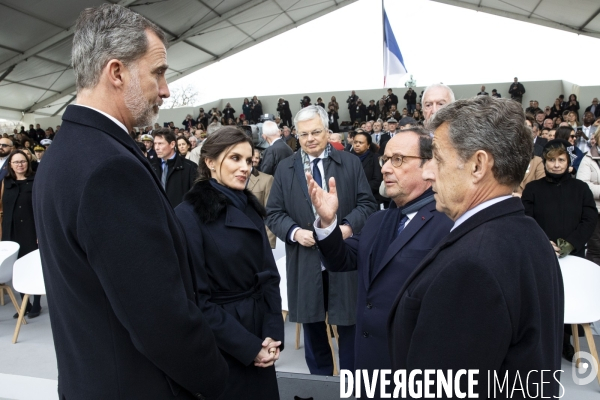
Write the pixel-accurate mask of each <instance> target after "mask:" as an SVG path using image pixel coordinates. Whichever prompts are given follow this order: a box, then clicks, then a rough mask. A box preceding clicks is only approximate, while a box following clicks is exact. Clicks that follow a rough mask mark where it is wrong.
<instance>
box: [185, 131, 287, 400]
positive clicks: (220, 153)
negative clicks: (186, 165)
mask: <svg viewBox="0 0 600 400" xmlns="http://www.w3.org/2000/svg"><path fill="white" fill-rule="evenodd" d="M252 155H253V144H252V139H251V138H250V137H248V135H246V134H245V133H244V132H242V131H241V130H239V129H238V128H236V127H231V126H225V127H223V128H221V129H219V130H218V131H216V132H215V133H213V134H212V135H209V136H208V138H207V139H206V141H205V142H204V144H203V145H202V150H201V153H200V163H199V173H200V180H199V181H198V182H196V184H195V185H194V186H193V187H192V189H191V190H190V191H189V192H188V193H187V194H186V195H185V198H184V202H183V203H181V204H180V205H179V206H177V207H176V208H175V214H176V215H177V217H178V219H179V221H180V222H181V225H182V227H183V230H184V231H185V234H186V238H187V245H188V246H187V247H188V249H189V253H190V260H191V264H192V267H193V269H194V272H195V276H196V281H197V286H198V289H197V291H196V293H197V300H198V306H199V307H200V309H201V310H202V313H203V314H204V317H205V319H206V321H207V322H208V324H209V325H210V327H211V329H212V331H213V333H214V336H215V339H216V341H217V345H218V346H219V349H220V350H221V353H222V354H223V357H224V358H225V360H226V361H227V363H228V365H229V378H228V384H227V389H226V391H225V393H223V394H222V395H221V397H220V399H245V400H252V399H257V400H259V399H260V400H262V399H273V400H277V399H279V392H278V388H277V377H276V375H275V367H274V365H273V363H274V362H275V361H276V360H277V359H278V358H279V351H280V350H281V349H282V348H283V335H284V328H283V318H282V314H281V295H280V292H279V281H280V277H279V273H278V271H277V266H276V264H275V260H274V259H273V253H272V251H271V245H270V243H269V240H268V238H267V233H266V231H265V222H264V219H263V218H264V216H265V209H264V207H263V206H262V205H261V204H260V203H259V201H258V200H257V198H256V197H255V196H254V195H253V194H252V193H251V192H250V191H248V190H247V189H246V184H247V182H248V179H249V177H250V171H251V169H252Z"/></svg>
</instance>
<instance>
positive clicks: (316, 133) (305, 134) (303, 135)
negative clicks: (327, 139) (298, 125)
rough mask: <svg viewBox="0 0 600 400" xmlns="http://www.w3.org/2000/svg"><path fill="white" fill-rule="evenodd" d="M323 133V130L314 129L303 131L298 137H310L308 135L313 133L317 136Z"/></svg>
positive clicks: (313, 135)
mask: <svg viewBox="0 0 600 400" xmlns="http://www.w3.org/2000/svg"><path fill="white" fill-rule="evenodd" d="M321 133H323V130H322V129H317V130H316V131H312V132H302V133H300V134H298V137H299V138H300V139H308V135H311V136H312V137H317V136H321Z"/></svg>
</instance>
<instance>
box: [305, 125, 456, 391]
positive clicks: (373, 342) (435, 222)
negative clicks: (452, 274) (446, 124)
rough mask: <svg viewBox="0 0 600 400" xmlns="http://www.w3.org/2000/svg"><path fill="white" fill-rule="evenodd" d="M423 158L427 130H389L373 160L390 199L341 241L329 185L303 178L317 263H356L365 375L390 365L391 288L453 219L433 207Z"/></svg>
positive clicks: (357, 360) (359, 351) (360, 360)
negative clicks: (378, 162)
mask: <svg viewBox="0 0 600 400" xmlns="http://www.w3.org/2000/svg"><path fill="white" fill-rule="evenodd" d="M358 136H359V135H358V134H357V136H356V137H358ZM402 155H404V156H402ZM429 159H431V137H430V136H429V132H427V131H425V130H423V129H422V128H413V129H409V130H405V131H401V132H400V133H398V134H397V135H396V136H394V138H393V139H391V140H390V141H389V142H388V145H387V147H386V150H385V154H384V156H383V158H382V162H384V164H383V167H382V168H381V172H382V173H383V175H384V180H385V181H384V182H385V187H386V194H387V195H388V196H389V197H390V198H391V199H392V204H391V206H390V208H389V209H387V210H383V211H379V212H377V213H375V214H372V215H371V216H370V217H369V219H368V220H367V222H366V224H365V226H364V228H363V229H362V231H361V233H360V234H357V235H354V236H352V237H351V238H348V239H346V240H345V241H344V240H343V238H342V235H341V232H340V230H339V229H337V226H336V225H337V224H336V221H335V219H336V215H335V211H336V210H335V204H336V203H337V198H336V196H335V194H334V193H333V190H330V193H326V192H324V191H323V190H321V189H315V187H314V186H315V185H314V184H313V187H312V189H313V190H311V187H310V186H309V193H311V200H312V203H313V204H314V205H315V208H316V209H317V213H318V214H319V219H317V220H316V221H315V223H314V226H315V233H316V236H317V245H318V247H319V251H320V252H321V254H322V255H323V259H324V264H325V267H326V268H327V269H328V270H330V271H356V270H358V306H357V316H356V332H357V335H356V338H355V341H354V343H355V344H354V354H355V357H354V369H355V370H357V369H361V370H367V371H369V374H370V375H372V374H373V371H375V370H383V369H391V368H392V362H391V359H390V354H389V351H388V343H387V319H388V315H389V313H390V309H391V307H392V304H393V302H394V299H395V295H396V293H397V292H398V290H399V288H401V287H402V285H404V283H405V282H406V279H407V278H408V277H409V276H410V274H411V273H412V272H413V271H414V270H415V268H416V267H417V265H419V263H420V262H421V260H422V259H423V257H425V256H426V255H427V253H428V252H429V251H430V250H431V249H432V248H433V247H435V245H436V244H437V243H439V241H440V240H441V239H442V238H443V237H444V236H446V235H447V234H448V233H449V232H450V228H451V227H452V224H453V223H452V221H451V220H450V219H449V218H448V217H447V216H446V215H445V214H443V213H441V212H439V211H436V209H435V200H434V199H433V191H432V190H431V183H429V182H426V181H424V180H423V179H422V178H421V174H422V168H423V164H424V163H425V162H427V161H428V160H429ZM333 183H334V182H332V185H330V187H332V186H333ZM376 386H377V390H376V391H375V397H373V398H377V399H379V398H381V397H380V395H381V391H380V387H379V385H376ZM362 393H365V392H364V391H363V392H362ZM388 393H390V394H391V391H389V389H388Z"/></svg>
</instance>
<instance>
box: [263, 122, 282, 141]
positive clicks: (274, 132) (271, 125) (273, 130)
mask: <svg viewBox="0 0 600 400" xmlns="http://www.w3.org/2000/svg"><path fill="white" fill-rule="evenodd" d="M262 133H263V135H265V136H269V137H271V136H280V135H281V132H280V131H279V127H278V126H277V124H276V123H275V122H273V121H265V123H264V124H263V125H262Z"/></svg>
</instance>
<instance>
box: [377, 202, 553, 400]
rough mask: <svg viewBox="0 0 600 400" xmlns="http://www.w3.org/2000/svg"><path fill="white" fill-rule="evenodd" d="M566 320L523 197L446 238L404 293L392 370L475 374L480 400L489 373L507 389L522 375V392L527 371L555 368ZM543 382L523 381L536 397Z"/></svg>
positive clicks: (395, 309)
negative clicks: (473, 371) (506, 384)
mask: <svg viewBox="0 0 600 400" xmlns="http://www.w3.org/2000/svg"><path fill="white" fill-rule="evenodd" d="M411 223H412V222H411ZM408 226H409V227H410V224H409V225H408ZM563 316H564V291H563V283H562V275H561V272H560V266H559V264H558V260H557V258H556V256H555V255H554V251H553V249H552V246H551V245H550V242H548V238H547V237H546V235H545V234H544V232H543V231H542V230H541V229H540V227H539V226H537V224H536V223H535V221H534V220H532V219H531V218H529V217H527V216H526V215H525V213H524V210H523V205H522V204H521V200H520V199H518V198H510V199H506V200H502V201H500V202H499V203H496V204H494V205H491V206H489V207H487V208H485V209H483V210H481V211H479V212H477V213H476V214H474V215H473V216H471V217H470V218H468V219H467V220H466V221H464V222H463V223H462V224H461V225H459V226H458V227H457V228H455V229H454V230H453V231H452V232H450V234H448V236H446V237H445V238H444V239H442V241H441V242H440V243H439V244H438V245H437V246H436V247H434V248H433V250H432V251H431V252H430V253H429V254H428V255H427V256H426V257H425V258H424V259H423V261H422V262H421V264H420V265H419V266H418V267H417V269H416V270H415V271H414V272H413V274H412V275H411V277H409V278H408V280H407V282H406V283H405V284H404V286H403V287H402V289H401V290H400V294H399V295H398V297H397V298H396V301H395V303H394V305H393V306H392V309H391V313H390V318H389V320H388V340H389V348H390V352H391V357H392V368H393V369H407V370H408V371H407V375H408V374H409V373H410V371H412V370H415V369H421V370H425V369H437V370H440V369H441V370H443V371H446V370H449V369H450V370H452V371H454V372H456V371H458V370H459V369H478V370H479V375H478V376H477V377H478V381H479V382H478V384H477V385H476V386H475V387H474V388H475V393H479V397H480V398H487V397H488V396H487V384H486V382H487V371H496V373H497V374H498V376H499V377H500V379H503V378H504V376H505V373H506V372H508V374H509V377H508V382H510V384H509V386H510V387H512V385H513V382H514V381H515V376H516V373H517V371H518V372H519V374H520V377H521V380H522V384H523V385H524V386H527V382H526V378H527V374H528V373H529V371H532V370H537V371H540V370H551V371H552V373H554V372H555V371H557V370H559V369H560V366H561V352H562V338H563V329H564V328H563ZM557 377H558V378H560V373H557ZM543 380H544V382H546V383H545V384H543V393H544V395H545V396H550V397H551V396H553V395H554V396H557V397H558V395H559V393H560V388H559V385H558V383H557V382H556V380H555V379H553V378H552V375H551V373H547V374H546V375H544V379H543ZM540 381H541V376H540V375H539V374H537V375H535V374H534V375H533V376H532V377H531V378H530V379H529V382H528V384H529V386H528V390H529V393H539V390H541V389H540V387H539V386H538V387H536V386H535V385H536V384H537V385H539V384H540ZM463 383H464V382H463ZM540 386H542V385H540ZM461 387H462V389H463V390H462V391H463V392H465V390H466V387H465V385H461ZM431 391H432V393H435V392H436V388H435V385H433V388H432V389H431ZM521 395H522V392H519V391H517V392H515V397H513V398H523V397H521ZM495 398H510V397H508V396H507V395H506V392H504V393H503V394H502V395H500V394H499V393H498V392H497V394H496V397H495Z"/></svg>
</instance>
